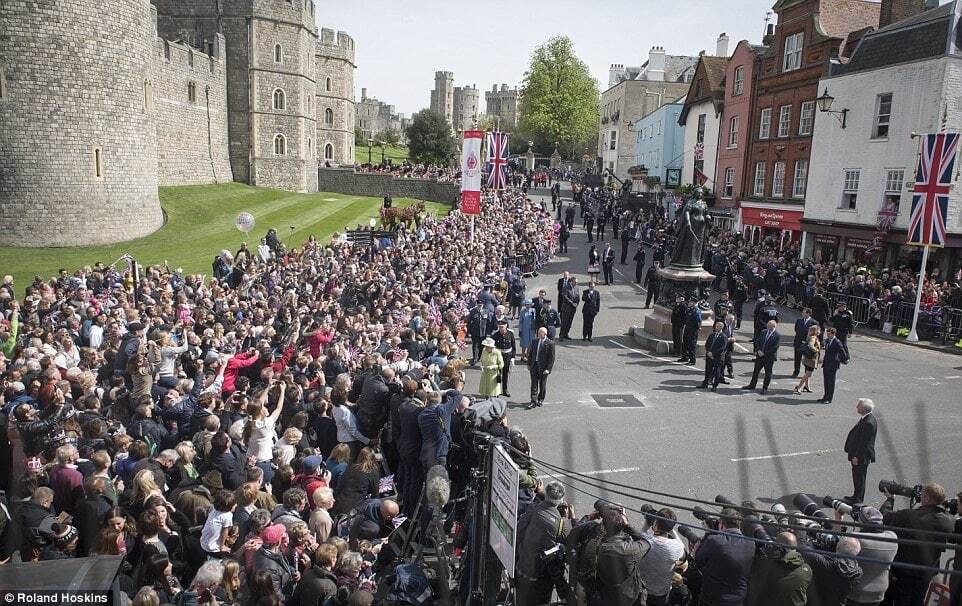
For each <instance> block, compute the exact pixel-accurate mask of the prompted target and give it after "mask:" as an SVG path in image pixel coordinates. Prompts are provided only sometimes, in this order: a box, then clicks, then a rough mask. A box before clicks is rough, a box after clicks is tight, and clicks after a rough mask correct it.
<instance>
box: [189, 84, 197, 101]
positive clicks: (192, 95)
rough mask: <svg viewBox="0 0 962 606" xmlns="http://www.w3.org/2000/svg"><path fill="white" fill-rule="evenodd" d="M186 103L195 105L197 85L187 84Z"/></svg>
mask: <svg viewBox="0 0 962 606" xmlns="http://www.w3.org/2000/svg"><path fill="white" fill-rule="evenodd" d="M187 101H188V102H190V103H197V84H195V83H194V82H188V83H187Z"/></svg>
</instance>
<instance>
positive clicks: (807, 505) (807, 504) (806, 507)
mask: <svg viewBox="0 0 962 606" xmlns="http://www.w3.org/2000/svg"><path fill="white" fill-rule="evenodd" d="M792 502H793V503H794V504H795V507H796V508H797V509H798V510H799V511H800V512H802V514H803V515H806V516H808V517H810V518H820V519H824V520H828V515H826V514H825V512H824V511H822V508H821V507H819V506H818V504H817V503H816V502H815V501H813V500H812V497H810V496H808V495H807V494H801V493H800V494H797V495H795V498H794V499H793V500H792ZM823 523H824V522H823Z"/></svg>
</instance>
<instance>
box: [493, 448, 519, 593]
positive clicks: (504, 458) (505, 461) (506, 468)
mask: <svg viewBox="0 0 962 606" xmlns="http://www.w3.org/2000/svg"><path fill="white" fill-rule="evenodd" d="M491 459H492V462H491V514H490V515H491V524H490V525H489V526H490V531H489V533H488V543H489V544H490V545H491V549H493V550H494V553H495V554H497V556H498V559H499V560H500V561H501V564H502V565H504V570H505V572H507V573H508V576H509V577H511V578H514V552H515V547H516V545H515V543H516V540H517V528H518V482H519V481H520V479H521V470H520V469H519V468H518V466H517V465H515V463H514V461H513V460H511V457H510V456H509V455H508V453H507V452H505V450H504V448H502V447H501V445H500V444H499V445H497V446H495V447H494V449H493V451H492V456H491Z"/></svg>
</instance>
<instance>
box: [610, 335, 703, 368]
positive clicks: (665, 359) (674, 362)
mask: <svg viewBox="0 0 962 606" xmlns="http://www.w3.org/2000/svg"><path fill="white" fill-rule="evenodd" d="M608 341H609V342H611V343H614V344H615V345H617V346H618V347H620V348H622V349H627V350H628V351H632V352H634V353H637V354H641V355H643V356H647V357H649V358H651V359H652V360H659V361H661V362H668V363H669V364H674V365H675V366H688V367H690V368H694V369H695V370H702V369H700V368H698V367H697V366H695V365H693V364H685V363H684V362H678V361H676V360H671V359H669V358H662V357H660V356H653V355H651V354H650V353H648V352H647V351H642V350H640V349H635V348H634V347H628V346H627V345H624V344H623V343H619V342H618V341H615V340H614V339H608Z"/></svg>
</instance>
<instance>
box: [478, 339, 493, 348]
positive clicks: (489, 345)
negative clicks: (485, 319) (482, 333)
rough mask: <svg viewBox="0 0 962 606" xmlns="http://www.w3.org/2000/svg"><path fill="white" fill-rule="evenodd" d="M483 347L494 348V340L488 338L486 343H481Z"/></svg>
mask: <svg viewBox="0 0 962 606" xmlns="http://www.w3.org/2000/svg"><path fill="white" fill-rule="evenodd" d="M481 345H482V347H494V339H492V338H491V337H488V338H487V339H485V340H484V341H481Z"/></svg>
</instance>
